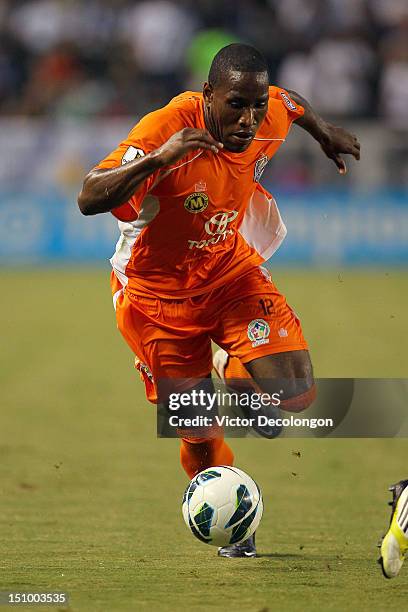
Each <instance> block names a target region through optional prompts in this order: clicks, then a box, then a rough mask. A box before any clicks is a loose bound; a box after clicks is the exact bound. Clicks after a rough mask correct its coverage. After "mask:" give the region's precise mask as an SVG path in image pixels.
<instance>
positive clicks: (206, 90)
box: [203, 82, 214, 106]
mask: <svg viewBox="0 0 408 612" xmlns="http://www.w3.org/2000/svg"><path fill="white" fill-rule="evenodd" d="M213 95H214V89H213V86H212V85H210V83H207V82H206V83H204V87H203V98H204V103H205V105H206V106H208V105H209V104H211V102H212V99H213Z"/></svg>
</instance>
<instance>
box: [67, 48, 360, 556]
mask: <svg viewBox="0 0 408 612" xmlns="http://www.w3.org/2000/svg"><path fill="white" fill-rule="evenodd" d="M293 122H295V123H296V124H297V125H299V126H300V127H302V128H304V129H305V130H307V131H308V132H309V133H310V134H311V136H312V137H313V138H315V139H316V140H317V142H318V143H319V144H320V146H321V148H322V150H323V152H324V153H325V155H326V156H327V157H329V158H330V159H332V160H333V161H334V162H335V164H336V165H337V167H338V169H339V171H340V173H342V174H344V173H345V172H346V165H345V162H344V160H343V158H342V154H350V155H352V156H353V157H354V158H355V159H359V156H360V145H359V143H358V141H357V139H356V137H355V136H354V135H352V134H350V133H348V132H347V131H346V130H344V129H342V128H340V127H336V126H334V125H332V124H330V123H328V122H326V121H324V120H323V119H322V118H321V117H319V115H318V114H317V113H316V112H315V111H314V110H313V109H312V108H311V106H310V105H309V104H308V103H307V102H306V101H305V100H304V99H303V98H302V97H301V96H299V95H298V94H296V93H295V92H288V91H285V90H284V89H282V88H280V87H273V86H272V87H271V86H269V76H268V69H267V64H266V61H265V59H264V57H263V56H262V54H261V53H260V52H259V51H258V50H256V49H255V48H253V47H251V46H248V45H243V44H232V45H229V46H227V47H224V48H223V49H221V50H220V51H219V52H218V53H217V55H216V56H215V58H214V60H213V62H212V65H211V68H210V72H209V77H208V82H207V83H205V84H204V87H203V92H202V93H195V92H185V93H182V94H181V95H179V96H177V97H176V98H174V99H173V100H171V101H170V102H169V104H168V105H167V106H165V107H164V108H161V109H159V110H157V111H154V112H152V113H150V114H148V115H146V116H145V117H143V118H142V119H141V120H140V121H139V123H137V124H136V126H135V127H134V128H133V129H132V131H131V132H130V134H129V135H128V137H127V138H126V139H125V140H124V141H123V142H122V143H121V144H120V145H119V146H118V148H117V149H116V150H115V151H113V152H112V153H111V154H110V155H108V156H107V157H106V158H105V159H104V160H103V161H101V162H100V163H99V164H98V165H97V166H96V167H95V168H94V169H93V170H91V171H90V172H89V173H88V175H87V176H86V178H85V180H84V184H83V188H82V191H81V193H80V194H79V197H78V205H79V208H80V210H81V211H82V213H83V214H85V215H94V214H98V213H105V212H112V214H113V215H114V216H115V217H116V218H117V219H118V220H119V228H120V231H121V236H120V238H119V241H118V243H117V246H116V252H115V254H114V255H113V257H112V259H111V263H112V267H113V272H112V289H113V300H114V304H115V308H116V319H117V324H118V328H119V329H120V331H121V333H122V335H123V336H124V338H125V340H126V341H127V343H128V344H129V346H130V347H131V349H132V350H133V352H134V354H135V355H136V366H137V368H138V369H139V371H140V373H141V375H142V377H143V379H144V382H145V386H146V394H147V397H148V399H149V400H151V401H152V402H157V401H158V396H157V392H158V391H157V386H156V383H157V381H159V380H161V379H168V380H170V381H171V380H174V381H177V380H179V379H184V380H186V379H191V380H192V382H191V385H193V384H195V383H194V382H193V381H194V380H196V379H208V378H209V377H210V373H211V370H212V354H211V340H213V341H214V342H216V343H217V344H218V345H219V346H220V347H222V348H223V349H225V350H226V351H227V352H228V354H229V355H231V356H232V357H233V358H237V359H238V360H239V361H240V362H241V363H242V364H244V366H245V368H246V370H247V371H248V372H249V374H250V375H251V377H252V378H253V379H254V381H255V383H256V384H259V385H260V386H261V388H262V390H263V391H265V392H268V393H272V392H274V391H275V390H276V388H274V383H273V381H274V380H276V379H281V380H283V379H284V380H285V381H286V384H287V387H286V388H285V398H286V399H285V400H284V402H283V403H284V404H285V405H284V406H283V407H284V408H285V407H286V408H290V407H291V405H292V404H294V405H295V406H296V407H297V408H299V406H301V407H307V406H308V405H310V403H311V402H312V401H313V399H314V394H315V389H314V381H313V372H312V365H311V361H310V357H309V352H308V347H307V343H306V341H305V339H304V337H303V333H302V329H301V326H300V322H299V319H298V318H297V317H296V316H295V314H294V313H293V311H292V310H291V308H290V307H289V306H288V304H287V303H286V300H285V298H284V296H283V295H282V294H280V293H279V291H278V289H277V288H276V287H275V285H274V284H273V282H272V280H271V279H270V278H267V277H266V276H265V275H264V273H263V272H262V271H261V270H260V268H259V266H260V264H262V263H263V262H264V261H265V260H267V259H269V258H270V256H271V255H272V254H273V253H274V251H275V250H276V249H277V247H278V246H279V244H280V243H281V241H282V240H283V238H284V236H285V233H286V229H285V226H284V225H283V222H282V220H281V217H280V214H279V211H278V209H277V207H276V203H275V201H274V199H273V198H272V196H271V195H270V194H269V193H268V192H267V191H266V190H265V189H263V188H262V187H261V186H260V184H259V180H260V177H261V175H262V171H263V169H264V167H265V165H266V164H267V163H268V161H269V160H270V159H271V157H273V155H274V154H275V153H276V152H277V151H278V149H279V147H280V145H281V144H282V143H283V142H285V139H286V136H287V134H288V132H289V130H290V127H291V125H292V123H293ZM174 384H175V388H177V384H176V382H175V383H174ZM232 462H233V453H232V451H231V449H230V447H229V446H228V445H227V444H226V442H225V440H224V439H223V438H222V437H214V438H211V437H208V436H207V437H197V436H191V435H190V436H189V435H184V437H183V438H182V440H181V463H182V465H183V467H184V469H185V471H186V472H187V474H188V476H189V477H190V478H192V477H193V476H194V475H195V474H196V473H198V472H199V471H201V470H202V469H205V468H206V467H209V466H212V465H220V464H225V465H231V464H232ZM219 554H221V555H222V556H254V555H255V554H256V550H255V545H254V542H253V540H250V541H247V542H245V543H244V544H243V545H235V546H232V547H226V548H225V549H222V550H221V551H219Z"/></svg>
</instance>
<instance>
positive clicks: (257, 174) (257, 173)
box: [254, 154, 269, 183]
mask: <svg viewBox="0 0 408 612" xmlns="http://www.w3.org/2000/svg"><path fill="white" fill-rule="evenodd" d="M268 161H269V157H268V156H267V155H265V154H263V155H261V157H260V158H259V159H257V160H256V162H255V168H254V181H255V182H256V183H259V181H260V178H261V176H262V174H263V171H264V170H265V167H266V164H267V163H268Z"/></svg>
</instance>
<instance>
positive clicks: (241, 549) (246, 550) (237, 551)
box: [218, 534, 256, 558]
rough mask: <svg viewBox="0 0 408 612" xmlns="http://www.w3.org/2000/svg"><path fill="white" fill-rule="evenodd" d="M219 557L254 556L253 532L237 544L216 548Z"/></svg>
mask: <svg viewBox="0 0 408 612" xmlns="http://www.w3.org/2000/svg"><path fill="white" fill-rule="evenodd" d="M218 556H219V557H230V558H232V557H256V547H255V534H253V535H251V537H249V538H248V539H247V540H244V541H243V542H240V543H239V544H231V545H230V546H222V547H221V548H219V549H218Z"/></svg>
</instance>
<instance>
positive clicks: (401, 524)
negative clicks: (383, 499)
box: [379, 480, 408, 578]
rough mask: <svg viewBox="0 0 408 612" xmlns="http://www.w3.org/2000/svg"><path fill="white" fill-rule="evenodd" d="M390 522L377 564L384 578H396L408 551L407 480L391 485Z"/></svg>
mask: <svg viewBox="0 0 408 612" xmlns="http://www.w3.org/2000/svg"><path fill="white" fill-rule="evenodd" d="M389 490H390V491H391V492H392V502H390V506H392V510H391V520H390V526H389V529H388V531H387V533H386V535H385V536H384V538H383V540H382V543H381V545H380V548H381V557H380V559H379V563H380V565H381V568H382V571H383V574H384V576H385V577H386V578H395V577H396V576H398V574H399V572H400V569H401V567H402V564H403V563H404V559H405V554H406V552H407V551H408V480H400V482H398V483H397V484H395V485H392V486H391V487H390V488H389Z"/></svg>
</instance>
